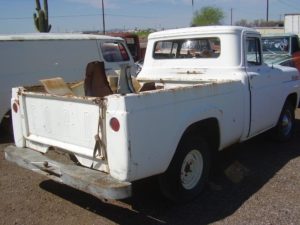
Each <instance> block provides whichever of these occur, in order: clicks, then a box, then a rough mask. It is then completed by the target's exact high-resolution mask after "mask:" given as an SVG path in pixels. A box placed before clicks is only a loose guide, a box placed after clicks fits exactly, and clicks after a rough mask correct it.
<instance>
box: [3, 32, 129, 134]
mask: <svg viewBox="0 0 300 225" xmlns="http://www.w3.org/2000/svg"><path fill="white" fill-rule="evenodd" d="M0 49H1V51H0V58H1V60H0V68H1V72H0V73H1V82H0V105H1V106H0V122H1V126H0V127H1V130H0V138H4V136H7V135H9V133H10V132H9V131H10V130H11V119H10V98H11V88H12V87H16V86H20V85H25V86H26V85H33V84H38V82H39V80H40V79H43V78H49V77H57V75H58V74H59V76H61V77H63V78H64V79H65V80H66V81H76V80H82V79H83V78H84V74H85V68H86V65H87V63H89V62H91V61H95V60H99V61H104V62H105V68H106V72H107V74H108V75H110V74H115V70H119V69H120V65H123V64H129V65H132V68H133V70H134V62H133V58H132V56H131V55H130V52H129V51H128V49H127V47H126V45H125V43H124V41H123V40H122V39H121V38H117V37H109V36H101V35H87V34H26V35H2V36H0ZM121 50H122V52H123V55H122V54H121ZM132 73H133V74H135V71H132Z"/></svg>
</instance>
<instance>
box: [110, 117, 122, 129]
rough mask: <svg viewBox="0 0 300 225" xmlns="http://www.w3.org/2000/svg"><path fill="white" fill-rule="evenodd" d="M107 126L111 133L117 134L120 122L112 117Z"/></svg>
mask: <svg viewBox="0 0 300 225" xmlns="http://www.w3.org/2000/svg"><path fill="white" fill-rule="evenodd" d="M109 125H110V127H111V129H113V131H115V132H117V131H119V130H120V122H119V120H118V119H117V118H115V117H113V118H111V119H110V122H109Z"/></svg>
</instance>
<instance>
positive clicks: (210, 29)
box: [148, 26, 259, 39]
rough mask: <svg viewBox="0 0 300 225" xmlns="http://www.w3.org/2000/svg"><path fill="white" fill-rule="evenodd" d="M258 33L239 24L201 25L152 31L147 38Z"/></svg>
mask: <svg viewBox="0 0 300 225" xmlns="http://www.w3.org/2000/svg"><path fill="white" fill-rule="evenodd" d="M245 31H247V32H252V33H259V32H258V31H256V30H254V29H252V28H247V27H239V26H201V27H188V28H179V29H171V30H165V31H159V32H154V33H152V34H150V35H149V37H148V39H155V38H164V37H178V36H185V35H197V34H221V33H241V32H245Z"/></svg>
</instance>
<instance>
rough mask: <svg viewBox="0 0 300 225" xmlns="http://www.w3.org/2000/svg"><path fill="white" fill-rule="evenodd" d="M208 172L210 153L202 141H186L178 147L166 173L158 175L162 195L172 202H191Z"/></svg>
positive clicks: (200, 189)
mask: <svg viewBox="0 0 300 225" xmlns="http://www.w3.org/2000/svg"><path fill="white" fill-rule="evenodd" d="M209 170H210V152H209V148H208V145H207V144H206V142H205V141H204V140H202V139H200V140H199V139H195V138H193V139H187V140H186V141H184V142H183V143H181V144H180V145H179V146H178V149H177V151H176V153H175V155H174V157H173V159H172V162H171V164H170V165H169V168H168V169H167V171H166V172H165V173H164V174H162V175H160V177H159V183H160V188H161V191H162V193H163V194H164V195H165V196H166V197H167V198H169V199H170V200H172V201H174V202H185V201H189V200H192V199H193V198H195V197H196V196H197V195H198V194H200V192H201V191H202V189H203V187H204V185H205V183H206V181H207V178H208V174H209Z"/></svg>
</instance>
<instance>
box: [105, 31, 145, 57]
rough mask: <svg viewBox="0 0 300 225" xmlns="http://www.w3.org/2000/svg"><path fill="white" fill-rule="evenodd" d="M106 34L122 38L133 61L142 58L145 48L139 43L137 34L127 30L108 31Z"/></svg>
mask: <svg viewBox="0 0 300 225" xmlns="http://www.w3.org/2000/svg"><path fill="white" fill-rule="evenodd" d="M108 35H110V36H113V37H121V38H123V39H124V40H125V42H126V44H127V46H128V48H129V51H130V53H131V55H132V57H133V59H134V61H135V62H136V61H139V60H141V59H143V58H144V56H145V51H146V48H145V47H144V46H142V45H141V43H140V39H139V36H138V35H137V34H134V33H127V32H110V33H108Z"/></svg>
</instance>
